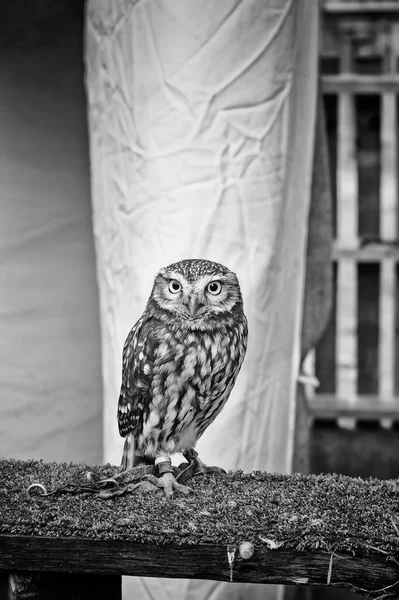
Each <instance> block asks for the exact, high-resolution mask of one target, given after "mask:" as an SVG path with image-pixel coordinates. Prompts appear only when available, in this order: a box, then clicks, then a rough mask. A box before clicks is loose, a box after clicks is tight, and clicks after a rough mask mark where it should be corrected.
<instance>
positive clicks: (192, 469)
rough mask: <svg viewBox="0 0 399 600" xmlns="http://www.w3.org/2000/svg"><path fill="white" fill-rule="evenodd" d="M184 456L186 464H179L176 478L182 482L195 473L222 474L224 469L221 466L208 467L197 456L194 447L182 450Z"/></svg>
mask: <svg viewBox="0 0 399 600" xmlns="http://www.w3.org/2000/svg"><path fill="white" fill-rule="evenodd" d="M183 456H184V458H185V459H186V460H187V461H188V465H187V466H186V465H180V469H181V470H180V473H179V475H178V476H177V480H178V481H179V482H182V483H186V482H187V481H188V480H189V479H190V478H191V477H194V476H195V475H206V474H211V475H224V474H225V473H226V471H225V470H224V469H222V468H221V467H209V466H208V465H206V464H205V463H203V462H202V460H201V459H200V458H198V452H197V451H196V450H194V448H190V450H187V451H186V452H183Z"/></svg>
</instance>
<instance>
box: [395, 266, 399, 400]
mask: <svg viewBox="0 0 399 600" xmlns="http://www.w3.org/2000/svg"><path fill="white" fill-rule="evenodd" d="M395 283H396V293H395V309H396V310H395V338H394V339H395V351H394V360H395V365H398V364H399V265H398V264H396V277H395ZM395 394H396V396H399V369H398V368H395ZM397 402H399V400H397Z"/></svg>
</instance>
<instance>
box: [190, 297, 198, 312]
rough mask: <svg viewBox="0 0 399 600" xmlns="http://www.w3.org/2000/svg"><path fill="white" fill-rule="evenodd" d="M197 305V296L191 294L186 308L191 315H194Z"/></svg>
mask: <svg viewBox="0 0 399 600" xmlns="http://www.w3.org/2000/svg"><path fill="white" fill-rule="evenodd" d="M198 307H199V303H198V300H197V298H196V297H195V296H191V298H190V299H189V301H188V310H189V313H190V315H191V316H192V317H195V314H196V312H197V310H198Z"/></svg>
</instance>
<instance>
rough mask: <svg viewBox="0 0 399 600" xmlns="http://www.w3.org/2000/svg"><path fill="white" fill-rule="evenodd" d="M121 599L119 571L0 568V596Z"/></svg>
mask: <svg viewBox="0 0 399 600" xmlns="http://www.w3.org/2000/svg"><path fill="white" fill-rule="evenodd" d="M28 598H29V600H54V599H55V598H57V600H99V598H106V599H107V600H121V598H122V578H121V576H120V575H82V574H80V573H79V574H78V573H73V574H71V573H56V572H54V573H53V572H40V573H36V572H32V571H0V600H26V599H28Z"/></svg>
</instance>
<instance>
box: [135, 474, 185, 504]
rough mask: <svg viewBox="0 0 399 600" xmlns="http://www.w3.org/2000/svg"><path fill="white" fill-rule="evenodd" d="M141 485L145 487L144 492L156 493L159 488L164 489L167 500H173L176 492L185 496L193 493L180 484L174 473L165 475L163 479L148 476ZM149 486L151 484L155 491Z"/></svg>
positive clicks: (162, 476)
mask: <svg viewBox="0 0 399 600" xmlns="http://www.w3.org/2000/svg"><path fill="white" fill-rule="evenodd" d="M141 483H142V484H143V485H144V486H145V490H144V488H143V491H156V490H158V489H159V488H162V489H163V491H164V492H165V496H166V497H167V498H172V497H173V492H174V491H175V490H176V491H177V492H180V493H181V494H184V495H185V496H187V495H188V494H191V493H192V492H193V490H192V489H191V488H189V487H188V486H186V485H183V484H181V483H179V482H178V481H177V479H176V477H175V476H174V475H173V473H164V474H163V475H161V477H154V476H153V475H147V476H146V478H145V481H142V482H141ZM146 484H147V485H146ZM148 484H150V485H151V486H152V488H153V489H150V488H149V487H148Z"/></svg>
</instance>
